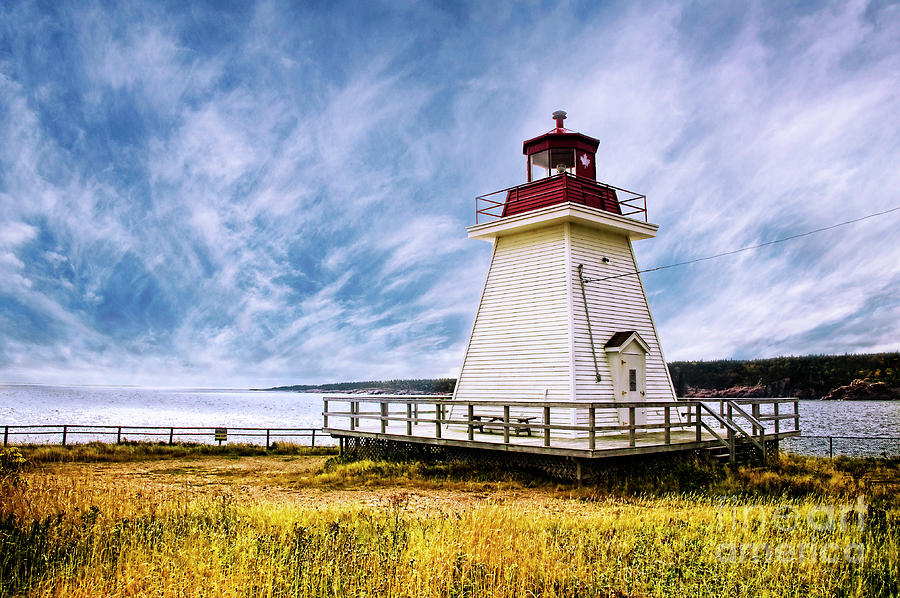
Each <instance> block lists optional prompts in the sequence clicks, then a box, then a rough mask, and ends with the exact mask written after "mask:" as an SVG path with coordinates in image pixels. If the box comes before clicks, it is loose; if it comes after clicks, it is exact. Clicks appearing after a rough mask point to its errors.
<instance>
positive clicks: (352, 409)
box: [350, 401, 356, 431]
mask: <svg viewBox="0 0 900 598" xmlns="http://www.w3.org/2000/svg"><path fill="white" fill-rule="evenodd" d="M355 414H356V401H350V430H351V431H352V430H355V429H356V417H355Z"/></svg>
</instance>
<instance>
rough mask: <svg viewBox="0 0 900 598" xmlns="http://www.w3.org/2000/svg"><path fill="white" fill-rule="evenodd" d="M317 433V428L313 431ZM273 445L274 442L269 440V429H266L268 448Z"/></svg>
mask: <svg viewBox="0 0 900 598" xmlns="http://www.w3.org/2000/svg"><path fill="white" fill-rule="evenodd" d="M313 434H315V430H314V431H313ZM270 446H272V443H270V442H269V430H268V429H266V450H269V447H270Z"/></svg>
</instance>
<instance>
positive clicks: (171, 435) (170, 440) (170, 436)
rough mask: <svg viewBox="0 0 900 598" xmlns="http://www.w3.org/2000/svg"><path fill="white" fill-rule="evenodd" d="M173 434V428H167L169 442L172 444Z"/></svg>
mask: <svg viewBox="0 0 900 598" xmlns="http://www.w3.org/2000/svg"><path fill="white" fill-rule="evenodd" d="M174 436H175V428H169V444H172V438H173V437H174Z"/></svg>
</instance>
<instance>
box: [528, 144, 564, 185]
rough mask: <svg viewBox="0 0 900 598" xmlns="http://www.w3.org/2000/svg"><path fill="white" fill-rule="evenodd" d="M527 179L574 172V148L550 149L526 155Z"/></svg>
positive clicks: (534, 179) (531, 179)
mask: <svg viewBox="0 0 900 598" xmlns="http://www.w3.org/2000/svg"><path fill="white" fill-rule="evenodd" d="M528 167H529V170H528V175H529V177H528V180H530V181H537V180H539V179H543V178H546V177H548V176H553V175H556V174H562V173H564V172H565V173H568V174H575V150H574V149H550V150H544V151H542V152H537V153H534V154H531V155H530V156H528Z"/></svg>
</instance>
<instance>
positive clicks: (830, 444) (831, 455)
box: [828, 436, 834, 459]
mask: <svg viewBox="0 0 900 598" xmlns="http://www.w3.org/2000/svg"><path fill="white" fill-rule="evenodd" d="M828 457H829V458H831V459H834V437H833V436H829V437H828Z"/></svg>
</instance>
